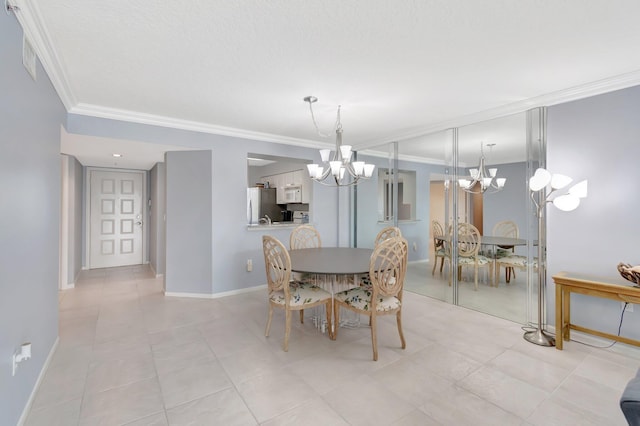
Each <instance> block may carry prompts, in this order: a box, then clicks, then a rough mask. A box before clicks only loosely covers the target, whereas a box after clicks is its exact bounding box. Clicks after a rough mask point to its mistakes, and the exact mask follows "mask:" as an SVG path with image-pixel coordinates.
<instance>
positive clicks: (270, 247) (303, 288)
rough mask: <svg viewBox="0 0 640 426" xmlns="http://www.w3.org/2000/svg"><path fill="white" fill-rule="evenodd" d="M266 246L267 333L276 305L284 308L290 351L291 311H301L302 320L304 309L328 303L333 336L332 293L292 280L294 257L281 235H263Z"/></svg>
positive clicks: (329, 324) (328, 323)
mask: <svg viewBox="0 0 640 426" xmlns="http://www.w3.org/2000/svg"><path fill="white" fill-rule="evenodd" d="M262 250H263V253H264V264H265V269H266V275H267V288H268V290H269V316H268V319H267V327H266V329H265V332H264V335H265V336H266V337H269V330H270V329H271V319H272V318H273V308H279V309H284V311H285V332H284V345H283V349H284V351H285V352H287V351H288V350H289V336H290V334H291V312H292V311H300V312H301V315H300V322H302V311H303V310H304V309H308V308H313V307H314V306H320V305H325V309H326V314H327V325H328V330H329V336H330V337H331V336H332V334H331V293H329V292H327V291H324V290H322V289H321V288H319V287H316V286H315V285H313V284H310V283H303V282H299V281H290V278H291V258H290V257H289V253H288V252H287V249H286V247H285V246H284V245H283V244H282V243H281V242H280V241H278V239H277V238H274V237H272V236H270V235H264V236H263V237H262Z"/></svg>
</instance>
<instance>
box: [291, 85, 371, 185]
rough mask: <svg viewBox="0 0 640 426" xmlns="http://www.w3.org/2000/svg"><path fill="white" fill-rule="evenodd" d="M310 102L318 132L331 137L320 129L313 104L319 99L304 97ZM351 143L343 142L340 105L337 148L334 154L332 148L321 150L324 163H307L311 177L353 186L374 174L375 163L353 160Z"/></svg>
mask: <svg viewBox="0 0 640 426" xmlns="http://www.w3.org/2000/svg"><path fill="white" fill-rule="evenodd" d="M303 100H304V101H305V102H308V103H309V110H310V111H311V119H312V120H313V125H314V126H315V128H316V132H317V133H318V135H319V136H321V137H325V138H326V137H329V135H326V134H323V133H321V132H320V130H319V129H318V124H317V123H316V118H315V116H314V114H313V104H314V102H317V101H318V98H316V97H315V96H307V97H305V98H304V99H303ZM352 155H353V151H351V145H343V144H342V123H341V122H340V105H338V115H337V117H336V149H335V151H333V154H332V152H331V150H330V149H321V150H320V159H321V160H322V163H323V164H307V169H308V171H309V177H310V178H311V179H313V180H315V181H316V182H319V183H321V184H323V185H331V186H352V185H355V184H357V183H359V182H360V179H363V178H364V179H368V178H370V177H371V176H372V175H373V169H374V168H375V166H374V165H373V164H366V163H365V162H364V161H353V162H352V161H351V156H352Z"/></svg>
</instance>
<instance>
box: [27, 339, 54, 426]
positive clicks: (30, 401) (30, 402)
mask: <svg viewBox="0 0 640 426" xmlns="http://www.w3.org/2000/svg"><path fill="white" fill-rule="evenodd" d="M59 340H60V338H59V337H56V341H55V342H54V343H53V346H52V347H51V350H50V351H49V355H47V359H46V360H45V362H44V365H43V366H42V369H41V370H40V374H38V380H36V384H35V385H34V386H33V389H32V390H31V395H29V399H28V400H27V404H26V405H25V406H24V409H23V410H22V415H21V416H20V419H19V420H18V426H22V425H24V422H26V421H27V416H28V415H29V410H31V406H32V405H33V400H34V398H35V397H36V393H38V389H40V384H41V383H42V379H43V378H44V375H45V374H46V372H47V369H48V368H49V364H50V363H51V359H52V358H53V355H54V354H55V353H56V349H58V342H59Z"/></svg>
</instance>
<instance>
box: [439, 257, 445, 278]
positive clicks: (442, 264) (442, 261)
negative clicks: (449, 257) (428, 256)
mask: <svg viewBox="0 0 640 426" xmlns="http://www.w3.org/2000/svg"><path fill="white" fill-rule="evenodd" d="M443 267H444V257H441V258H440V275H442V268H443Z"/></svg>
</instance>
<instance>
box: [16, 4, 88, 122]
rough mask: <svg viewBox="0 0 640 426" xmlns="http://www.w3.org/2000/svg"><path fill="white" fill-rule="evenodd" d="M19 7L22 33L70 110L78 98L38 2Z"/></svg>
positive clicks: (17, 14)
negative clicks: (52, 40)
mask: <svg viewBox="0 0 640 426" xmlns="http://www.w3.org/2000/svg"><path fill="white" fill-rule="evenodd" d="M17 3H18V4H17V6H18V7H19V8H20V9H19V10H18V11H16V12H15V16H16V19H17V20H18V22H19V23H20V26H22V31H24V34H25V35H26V37H27V39H28V40H29V42H30V43H31V45H32V46H33V48H34V50H35V51H36V54H37V55H38V59H40V63H41V64H42V67H43V68H44V70H45V72H46V73H47V75H48V76H49V79H50V80H51V84H53V87H54V89H55V90H56V92H57V93H58V96H59V97H60V100H61V101H62V104H63V105H64V107H65V108H66V109H67V111H68V110H69V108H71V107H73V106H74V105H75V104H76V98H75V96H74V95H73V91H72V90H71V86H70V84H69V80H68V79H67V73H66V72H65V70H64V66H63V65H62V62H61V61H60V58H59V57H58V55H57V53H56V51H55V49H54V48H53V43H52V42H51V37H50V36H49V32H48V31H47V28H46V26H45V25H44V21H43V20H42V17H41V16H42V15H41V14H40V10H39V9H38V6H37V4H36V2H32V1H19V2H17Z"/></svg>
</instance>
